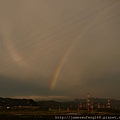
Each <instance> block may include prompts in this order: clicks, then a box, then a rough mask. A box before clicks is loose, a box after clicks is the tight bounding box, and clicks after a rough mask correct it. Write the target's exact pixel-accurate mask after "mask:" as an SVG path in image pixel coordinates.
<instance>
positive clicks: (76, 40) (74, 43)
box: [50, 11, 102, 90]
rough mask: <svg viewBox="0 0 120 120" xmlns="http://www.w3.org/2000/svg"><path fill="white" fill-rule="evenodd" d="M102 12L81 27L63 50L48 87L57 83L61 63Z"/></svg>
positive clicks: (52, 87) (53, 86) (51, 87)
mask: <svg viewBox="0 0 120 120" xmlns="http://www.w3.org/2000/svg"><path fill="white" fill-rule="evenodd" d="M101 13H102V12H101V11H100V13H99V14H97V15H96V16H95V18H94V20H92V21H91V22H90V23H89V24H88V25H86V26H85V27H83V29H81V30H80V34H79V35H78V36H77V38H76V39H75V40H73V42H72V43H71V45H70V46H69V48H68V49H67V51H66V52H65V54H64V55H63V57H62V59H61V61H60V63H59V64H58V66H57V69H56V70H55V73H54V75H53V79H52V81H51V84H50V89H51V90H53V89H54V88H55V85H56V83H57V79H58V76H59V74H60V71H61V69H62V66H63V64H64V63H65V61H66V59H67V57H68V55H69V54H70V52H71V51H72V50H73V48H74V46H75V45H76V43H77V42H78V41H79V40H80V39H81V38H82V37H83V36H84V35H85V33H86V31H87V30H88V29H89V28H90V27H91V25H92V22H94V21H95V20H97V19H99V18H98V16H99V15H100V14H101Z"/></svg>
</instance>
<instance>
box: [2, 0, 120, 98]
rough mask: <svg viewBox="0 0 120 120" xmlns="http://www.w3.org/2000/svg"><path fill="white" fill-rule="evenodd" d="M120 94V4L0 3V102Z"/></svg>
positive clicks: (99, 0) (79, 0)
mask: <svg viewBox="0 0 120 120" xmlns="http://www.w3.org/2000/svg"><path fill="white" fill-rule="evenodd" d="M119 91H120V1H119V0H0V96H1V97H30V98H38V97H39V98H47V99H54V98H64V99H67V98H72V99H74V98H85V97H86V94H87V93H88V92H89V93H90V94H91V97H98V98H99V97H100V98H101V97H102V98H115V99H120V92H119Z"/></svg>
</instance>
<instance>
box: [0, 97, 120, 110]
mask: <svg viewBox="0 0 120 120" xmlns="http://www.w3.org/2000/svg"><path fill="white" fill-rule="evenodd" d="M86 101H87V100H86V99H75V100H73V101H66V102H58V101H54V100H47V101H34V100H33V99H13V98H0V106H39V107H40V108H41V109H48V108H53V109H58V108H61V109H65V108H72V109H76V108H79V106H80V104H82V105H86ZM90 101H91V102H92V103H93V104H94V105H97V103H100V104H101V105H107V99H102V98H91V99H90ZM110 104H111V108H114V109H120V100H115V99H110Z"/></svg>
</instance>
